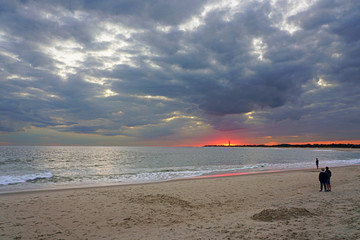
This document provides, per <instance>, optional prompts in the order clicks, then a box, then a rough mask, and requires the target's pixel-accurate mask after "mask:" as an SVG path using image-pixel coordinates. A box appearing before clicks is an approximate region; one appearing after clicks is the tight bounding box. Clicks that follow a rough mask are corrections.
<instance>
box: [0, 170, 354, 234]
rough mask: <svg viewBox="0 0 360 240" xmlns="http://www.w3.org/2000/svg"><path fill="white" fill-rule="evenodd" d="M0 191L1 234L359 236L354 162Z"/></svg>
mask: <svg viewBox="0 0 360 240" xmlns="http://www.w3.org/2000/svg"><path fill="white" fill-rule="evenodd" d="M330 170H331V171H332V174H333V177H332V179H331V180H332V192H319V188H320V184H319V181H318V173H319V171H318V170H317V169H305V170H296V171H285V172H273V173H262V174H254V175H243V176H231V177H218V178H201V179H187V180H179V181H169V182H162V183H151V184H139V185H128V186H111V187H96V188H79V189H67V190H46V191H35V192H23V193H10V194H0V239H347V240H355V239H360V200H359V199H360V187H359V182H360V166H349V167H337V168H331V167H330Z"/></svg>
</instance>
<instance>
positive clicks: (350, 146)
mask: <svg viewBox="0 0 360 240" xmlns="http://www.w3.org/2000/svg"><path fill="white" fill-rule="evenodd" d="M203 147H262V148H359V149H360V144H336V143H332V144H278V145H204V146H203Z"/></svg>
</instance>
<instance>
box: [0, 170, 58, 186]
mask: <svg viewBox="0 0 360 240" xmlns="http://www.w3.org/2000/svg"><path fill="white" fill-rule="evenodd" d="M52 177H53V174H52V173H51V172H42V173H33V174H25V175H18V176H16V175H5V176H0V185H10V184H17V183H24V182H27V181H32V180H36V179H44V178H52Z"/></svg>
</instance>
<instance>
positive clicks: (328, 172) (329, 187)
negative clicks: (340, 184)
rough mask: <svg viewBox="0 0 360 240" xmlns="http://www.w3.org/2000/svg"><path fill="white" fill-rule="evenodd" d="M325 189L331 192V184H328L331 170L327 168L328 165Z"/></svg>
mask: <svg viewBox="0 0 360 240" xmlns="http://www.w3.org/2000/svg"><path fill="white" fill-rule="evenodd" d="M325 173H326V191H327V192H331V184H330V178H331V171H330V170H329V167H326V171H325Z"/></svg>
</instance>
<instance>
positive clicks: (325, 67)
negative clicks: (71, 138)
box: [0, 0, 360, 140]
mask: <svg viewBox="0 0 360 240" xmlns="http://www.w3.org/2000/svg"><path fill="white" fill-rule="evenodd" d="M301 2H304V1H301ZM305 2H307V3H309V5H307V6H306V5H301V3H297V4H294V3H293V1H274V2H273V3H272V4H270V2H269V1H241V4H240V5H238V6H236V5H231V4H230V3H229V4H227V1H222V2H219V1H193V0H191V1H190V0H189V1H187V0H186V1H185V0H183V1H175V0H174V1H169V0H166V1H165V0H151V1H143V0H142V1H134V0H131V1H80V0H79V1H0V86H1V88H0V113H1V114H0V131H3V132H13V131H21V130H23V129H25V128H28V127H30V126H35V127H46V128H52V129H56V130H58V131H64V132H76V133H96V134H101V135H124V136H136V137H139V138H143V139H147V138H150V139H151V138H156V137H161V136H168V135H172V134H176V133H177V132H178V131H179V130H183V131H185V130H186V129H190V128H199V127H200V126H201V125H207V124H210V125H211V126H212V127H213V128H215V129H218V130H221V131H226V130H238V129H253V131H254V134H257V135H258V136H261V135H262V136H268V135H272V136H276V135H278V136H286V135H301V134H305V135H306V134H315V135H318V136H319V137H320V136H321V137H322V138H323V139H319V140H324V139H325V138H329V139H332V138H333V139H336V138H338V139H339V138H340V139H358V138H359V133H360V132H359V130H358V129H360V128H359V116H360V109H359V105H360V104H359V103H360V102H359V100H360V98H359V92H360V91H359V90H360V88H359V83H360V81H359V76H360V70H359V69H360V68H359V66H360V41H359V40H360V29H359V24H358V23H359V22H360V12H359V9H360V3H359V2H358V1H355V0H353V1H346V2H344V1H336V0H319V1H315V0H314V1H305ZM259 128H261V130H262V131H263V132H262V133H257V129H259ZM354 129H356V130H354Z"/></svg>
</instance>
